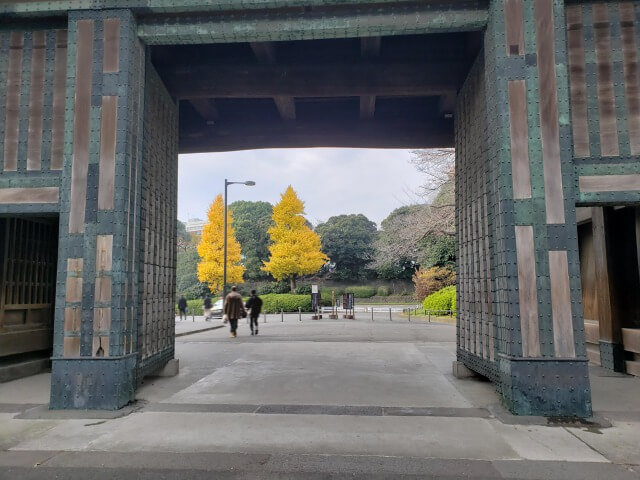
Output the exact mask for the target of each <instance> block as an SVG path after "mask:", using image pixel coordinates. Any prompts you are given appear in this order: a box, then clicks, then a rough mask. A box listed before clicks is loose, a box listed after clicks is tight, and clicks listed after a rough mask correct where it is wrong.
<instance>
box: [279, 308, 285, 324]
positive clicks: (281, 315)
mask: <svg viewBox="0 0 640 480" xmlns="http://www.w3.org/2000/svg"><path fill="white" fill-rule="evenodd" d="M280 321H281V322H284V312H283V311H282V309H280Z"/></svg>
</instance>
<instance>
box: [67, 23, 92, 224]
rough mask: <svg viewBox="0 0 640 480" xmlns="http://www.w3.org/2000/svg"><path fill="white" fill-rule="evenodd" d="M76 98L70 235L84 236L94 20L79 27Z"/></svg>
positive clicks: (80, 24)
mask: <svg viewBox="0 0 640 480" xmlns="http://www.w3.org/2000/svg"><path fill="white" fill-rule="evenodd" d="M77 28H78V33H77V38H78V51H77V57H76V62H77V63H76V97H75V100H76V101H75V108H74V113H73V163H72V167H71V202H70V203H71V211H70V212H69V233H84V217H85V208H86V202H87V170H88V167H89V144H90V140H91V139H90V136H91V85H92V83H91V66H92V62H93V20H79V21H78V23H77Z"/></svg>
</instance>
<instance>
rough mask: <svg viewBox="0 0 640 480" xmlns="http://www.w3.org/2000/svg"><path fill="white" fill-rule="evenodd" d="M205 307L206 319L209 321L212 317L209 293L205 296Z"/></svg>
mask: <svg viewBox="0 0 640 480" xmlns="http://www.w3.org/2000/svg"><path fill="white" fill-rule="evenodd" d="M203 307H204V309H203V310H204V319H205V321H207V322H208V321H209V319H210V318H211V296H210V295H209V294H207V295H206V296H205V297H204V302H203Z"/></svg>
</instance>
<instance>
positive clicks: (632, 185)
mask: <svg viewBox="0 0 640 480" xmlns="http://www.w3.org/2000/svg"><path fill="white" fill-rule="evenodd" d="M578 182H579V185H580V191H581V192H583V193H598V192H626V191H633V190H640V174H629V175H593V176H589V175H587V176H581V177H580V178H579V180H578Z"/></svg>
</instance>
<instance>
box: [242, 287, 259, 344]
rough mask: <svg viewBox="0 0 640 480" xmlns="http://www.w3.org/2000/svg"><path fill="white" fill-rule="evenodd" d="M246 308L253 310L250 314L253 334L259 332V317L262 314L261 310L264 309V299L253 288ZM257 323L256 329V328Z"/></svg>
mask: <svg viewBox="0 0 640 480" xmlns="http://www.w3.org/2000/svg"><path fill="white" fill-rule="evenodd" d="M245 307H246V308H248V309H250V310H251V313H250V314H249V320H250V322H249V324H250V325H251V335H257V334H258V317H259V316H260V310H262V299H261V298H260V297H259V296H258V295H256V291H255V290H251V296H250V297H249V300H247V304H246V305H245ZM254 325H255V330H254Z"/></svg>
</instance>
